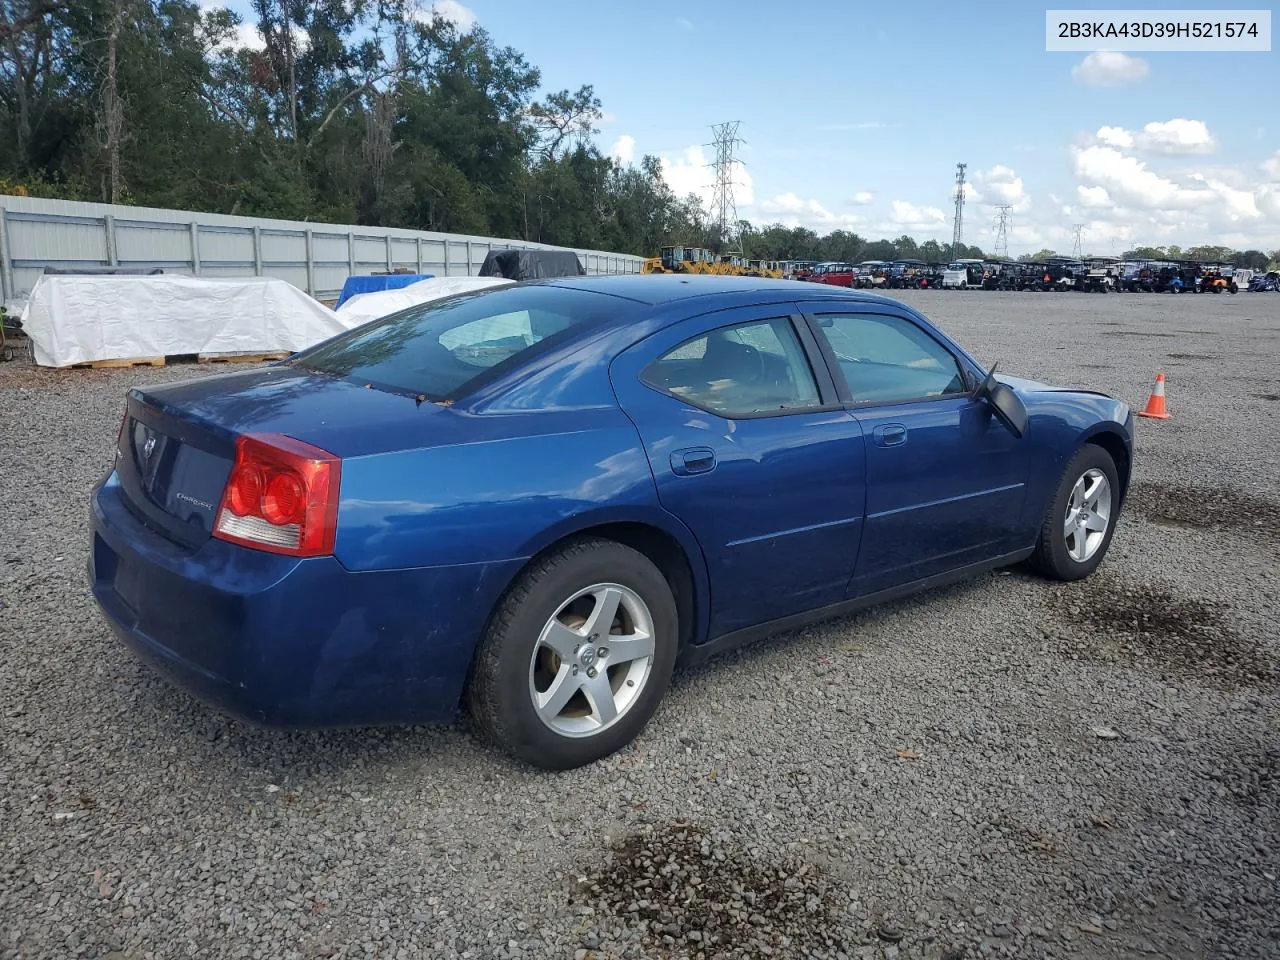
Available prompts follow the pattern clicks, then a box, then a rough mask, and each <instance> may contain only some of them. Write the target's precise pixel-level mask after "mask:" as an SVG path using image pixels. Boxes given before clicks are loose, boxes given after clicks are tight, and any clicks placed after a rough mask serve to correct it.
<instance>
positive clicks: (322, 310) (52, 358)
mask: <svg viewBox="0 0 1280 960" xmlns="http://www.w3.org/2000/svg"><path fill="white" fill-rule="evenodd" d="M350 326H354V324H349V323H346V322H344V321H343V320H341V319H339V317H338V315H337V314H336V313H334V312H333V311H332V310H330V309H329V308H328V307H326V306H324V304H322V303H319V302H318V301H316V300H313V299H312V298H311V297H309V296H308V295H307V294H305V293H303V292H302V291H301V290H299V289H298V288H297V287H295V286H293V285H292V284H290V283H286V282H285V281H284V280H278V279H276V278H274V277H247V278H235V279H210V278H204V277H184V276H166V275H160V276H154V277H129V276H57V275H52V276H41V277H40V279H39V280H37V281H36V285H35V287H34V288H33V289H32V291H31V297H30V299H29V300H28V301H27V306H26V309H25V310H23V312H22V329H23V332H24V333H26V334H27V336H29V337H30V338H31V344H32V347H33V351H34V356H35V361H36V363H38V364H40V365H42V366H47V367H65V366H67V365H68V364H73V363H87V362H90V361H93V360H125V359H138V358H142V357H164V356H172V355H175V354H192V353H195V354H216V353H294V352H296V351H298V350H302V349H304V348H306V347H309V346H311V345H312V344H315V343H319V342H320V341H321V340H325V339H327V338H329V337H332V336H334V335H336V334H339V333H341V332H342V331H343V330H345V329H348V327H350Z"/></svg>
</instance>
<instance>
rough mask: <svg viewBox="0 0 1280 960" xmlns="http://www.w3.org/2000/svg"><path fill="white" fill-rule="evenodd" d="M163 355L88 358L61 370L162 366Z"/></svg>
mask: <svg viewBox="0 0 1280 960" xmlns="http://www.w3.org/2000/svg"><path fill="white" fill-rule="evenodd" d="M164 363H165V360H164V357H129V358H127V359H124V360H90V361H88V362H87V363H73V364H70V365H68V366H65V367H63V368H62V369H63V370H111V369H116V368H120V367H163V366H164Z"/></svg>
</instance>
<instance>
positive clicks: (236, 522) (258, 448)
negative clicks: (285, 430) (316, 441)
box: [213, 434, 342, 557]
mask: <svg viewBox="0 0 1280 960" xmlns="http://www.w3.org/2000/svg"><path fill="white" fill-rule="evenodd" d="M341 474H342V461H341V460H339V459H338V458H337V457H335V456H334V455H333V454H331V453H328V452H326V451H324V450H321V449H320V448H319V447H313V446H311V444H309V443H303V442H302V441H301V440H294V439H293V438H292V437H286V436H282V435H280V434H251V435H246V436H242V437H240V438H239V439H238V440H237V441H236V462H235V465H234V466H233V467H232V468H231V475H230V476H229V477H228V478H227V486H226V489H225V490H223V492H222V503H221V504H220V505H219V507H218V519H217V521H216V522H215V523H214V527H213V535H214V536H215V537H217V538H218V539H220V540H229V541H230V542H232V543H238V544H242V545H243V546H246V547H255V548H256V549H259V550H267V551H270V552H271V553H283V554H286V555H288V556H291V557H320V556H325V555H327V554H331V553H333V544H334V539H335V537H336V535H337V532H338V482H339V479H340V477H341Z"/></svg>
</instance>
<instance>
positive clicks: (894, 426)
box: [871, 423, 907, 447]
mask: <svg viewBox="0 0 1280 960" xmlns="http://www.w3.org/2000/svg"><path fill="white" fill-rule="evenodd" d="M871 436H872V437H873V438H874V439H875V442H876V445H877V446H880V447H897V446H900V445H901V444H904V443H906V442H907V428H906V427H904V426H903V425H902V424H900V423H883V424H881V425H880V426H878V427H876V428H875V429H874V430H872V431H871Z"/></svg>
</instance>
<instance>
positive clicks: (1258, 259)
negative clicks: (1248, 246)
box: [1231, 250, 1268, 270]
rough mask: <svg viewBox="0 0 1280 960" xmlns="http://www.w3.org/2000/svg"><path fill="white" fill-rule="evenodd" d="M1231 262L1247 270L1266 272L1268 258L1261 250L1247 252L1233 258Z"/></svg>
mask: <svg viewBox="0 0 1280 960" xmlns="http://www.w3.org/2000/svg"><path fill="white" fill-rule="evenodd" d="M1231 262H1232V263H1234V264H1235V265H1236V266H1237V267H1242V268H1244V269H1246V270H1265V269H1267V262H1268V258H1267V255H1266V254H1265V253H1263V252H1262V251H1261V250H1245V251H1243V252H1241V253H1237V254H1236V255H1235V256H1234V257H1232V258H1231Z"/></svg>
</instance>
